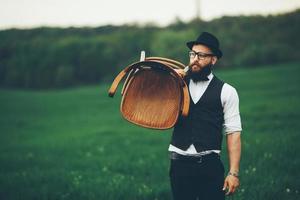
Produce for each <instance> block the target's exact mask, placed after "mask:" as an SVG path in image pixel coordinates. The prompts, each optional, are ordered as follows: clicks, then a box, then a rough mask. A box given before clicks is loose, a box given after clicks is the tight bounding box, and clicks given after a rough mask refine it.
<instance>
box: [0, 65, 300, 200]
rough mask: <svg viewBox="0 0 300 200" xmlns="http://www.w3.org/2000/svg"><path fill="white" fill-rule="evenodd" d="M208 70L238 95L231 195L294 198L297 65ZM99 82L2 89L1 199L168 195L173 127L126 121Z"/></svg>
mask: <svg viewBox="0 0 300 200" xmlns="http://www.w3.org/2000/svg"><path fill="white" fill-rule="evenodd" d="M216 74H217V75H218V76H219V77H220V78H221V79H223V80H225V81H226V82H228V83H230V84H232V85H233V86H235V87H236V88H237V90H238V92H239V95H240V111H241V117H242V122H243V133H242V139H243V153H242V161H241V186H240V189H239V191H238V192H237V194H236V195H235V196H234V197H233V198H232V199H247V200H248V199H249V200H265V199H270V200H273V199H284V200H286V199H300V194H299V193H300V172H299V167H300V156H299V155H298V154H299V153H300V145H299V141H300V133H299V130H300V103H299V102H300V92H299V91H300V90H299V85H300V78H299V75H300V64H299V63H294V64H285V65H284V64H282V65H278V66H274V67H270V66H263V67H257V68H255V69H234V70H227V71H224V70H223V71H217V72H216ZM107 89H108V85H102V86H89V87H87V86H86V87H79V88H73V89H65V90H49V91H23V90H22V91H21V90H6V89H1V90H0V199H1V200H2V199H3V200H6V199H9V200H11V199H14V200H15V199H31V200H32V199H37V200H40V199H72V200H73V199H95V200H96V199H97V200H99V199H103V200H119V199H126V200H150V199H151V200H154V199H156V200H158V199H163V200H164V199H166V200H168V199H171V192H170V187H169V177H168V168H169V159H168V152H167V148H168V145H169V140H170V136H171V130H168V131H155V130H148V129H145V128H141V127H137V126H135V125H132V124H130V123H128V122H126V121H125V120H124V119H122V117H121V115H120V112H119V103H120V94H119V93H118V94H117V95H116V97H115V98H113V99H111V98H109V97H108V96H107ZM222 160H223V161H224V163H225V166H227V155H226V146H225V143H224V144H223V151H222ZM226 168H227V167H226ZM228 199H230V198H228Z"/></svg>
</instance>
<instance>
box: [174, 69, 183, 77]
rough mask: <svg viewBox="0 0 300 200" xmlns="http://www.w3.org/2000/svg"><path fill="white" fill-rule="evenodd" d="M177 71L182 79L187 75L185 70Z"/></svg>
mask: <svg viewBox="0 0 300 200" xmlns="http://www.w3.org/2000/svg"><path fill="white" fill-rule="evenodd" d="M175 71H176V72H177V73H178V74H179V75H180V76H181V77H182V78H183V77H184V76H185V75H186V73H185V71H184V69H175Z"/></svg>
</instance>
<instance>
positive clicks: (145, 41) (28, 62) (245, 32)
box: [0, 10, 300, 88]
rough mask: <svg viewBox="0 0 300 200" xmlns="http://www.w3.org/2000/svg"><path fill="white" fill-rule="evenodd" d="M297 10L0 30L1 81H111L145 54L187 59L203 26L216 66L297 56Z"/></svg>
mask: <svg viewBox="0 0 300 200" xmlns="http://www.w3.org/2000/svg"><path fill="white" fill-rule="evenodd" d="M299 21H300V10H296V11H294V12H291V13H287V14H283V15H277V16H266V17H263V16H247V17H246V16H238V17H222V18H219V19H215V20H212V21H209V22H205V21H200V20H198V19H195V20H193V21H191V22H188V23H184V22H183V21H181V20H180V19H177V20H176V21H175V22H174V23H172V24H170V25H169V26H167V27H164V28H161V27H156V26H151V25H148V26H147V25H146V26H144V27H140V26H136V25H131V26H128V25H123V26H102V27H97V28H65V29H62V28H47V27H40V28H35V29H28V30H19V29H9V30H2V31H0V86H5V87H19V88H51V87H65V86H71V85H78V84H92V83H98V82H110V81H111V80H112V79H113V77H114V76H115V75H116V74H117V73H118V72H119V71H120V70H121V69H123V68H124V67H126V66H127V65H128V64H130V63H132V62H136V61H137V60H138V59H139V54H140V51H141V50H145V51H146V54H147V55H148V56H163V57H169V58H173V59H175V60H179V61H181V62H183V63H187V62H188V60H187V51H188V49H187V48H186V45H185V43H186V42H187V41H189V40H194V39H195V38H196V37H197V36H198V34H199V33H200V32H202V31H209V32H212V33H214V34H215V35H217V37H218V38H219V39H220V42H221V49H222V50H223V52H224V57H223V58H222V59H221V60H220V62H218V66H219V67H221V68H230V67H239V66H252V65H257V64H276V63H282V62H292V61H299V55H300V50H299V49H300V42H299V41H300V40H298V39H297V38H298V37H299V35H300V24H299Z"/></svg>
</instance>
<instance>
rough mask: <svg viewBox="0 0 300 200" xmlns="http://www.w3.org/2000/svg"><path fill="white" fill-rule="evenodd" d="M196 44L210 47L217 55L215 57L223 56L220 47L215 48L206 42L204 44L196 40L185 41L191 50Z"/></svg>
mask: <svg viewBox="0 0 300 200" xmlns="http://www.w3.org/2000/svg"><path fill="white" fill-rule="evenodd" d="M196 44H203V45H205V46H207V47H208V48H210V49H211V51H212V52H213V53H214V54H215V55H216V56H217V58H218V59H219V58H221V57H222V56H223V53H222V51H221V50H220V49H217V48H214V47H212V46H210V45H208V44H206V43H205V42H198V41H190V42H187V43H186V46H187V47H188V48H189V49H190V50H192V49H193V46H194V45H196Z"/></svg>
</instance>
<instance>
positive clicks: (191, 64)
mask: <svg viewBox="0 0 300 200" xmlns="http://www.w3.org/2000/svg"><path fill="white" fill-rule="evenodd" d="M193 65H197V66H200V64H199V63H198V62H197V61H194V62H192V63H190V64H189V65H188V67H189V68H190V67H192V66H193Z"/></svg>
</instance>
